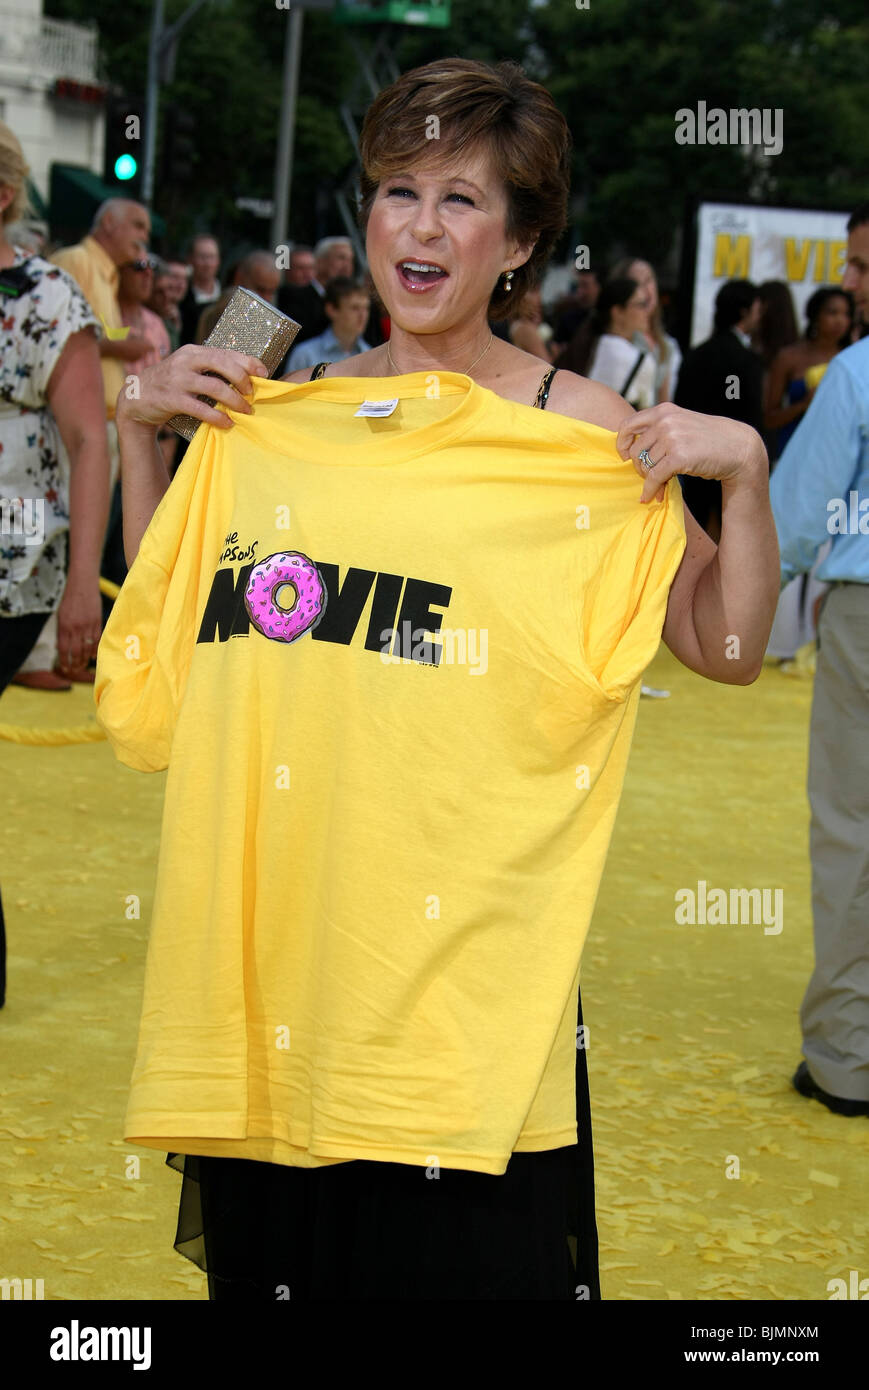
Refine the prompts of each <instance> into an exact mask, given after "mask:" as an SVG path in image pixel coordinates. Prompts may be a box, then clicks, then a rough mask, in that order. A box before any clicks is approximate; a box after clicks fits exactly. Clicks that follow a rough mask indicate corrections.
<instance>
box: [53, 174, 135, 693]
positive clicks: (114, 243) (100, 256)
mask: <svg viewBox="0 0 869 1390" xmlns="http://www.w3.org/2000/svg"><path fill="white" fill-rule="evenodd" d="M150 235H151V217H150V214H149V212H148V209H147V208H146V207H143V206H142V204H141V203H136V202H133V201H131V200H130V199H128V198H109V199H108V200H107V201H106V202H104V203H101V204H100V206H99V207H98V208H97V210H96V212H95V213H94V220H93V225H92V227H91V231H90V234H89V235H88V236H86V237H84V238H83V240H82V241H81V242H79V244H78V245H77V246H69V247H63V248H61V249H60V250H59V251H55V252H54V253H53V254H52V256H51V260H52V261H53V262H54V264H55V265H59V266H60V267H61V269H62V270H65V271H67V273H68V274H70V275H71V276H72V278H73V279H74V280H75V281H76V283H77V284H78V286H79V288H80V289H81V290H82V292H83V294H84V297H85V299H86V300H87V301H88V303H89V304H90V306H91V309H92V310H93V312H94V314H95V316H96V318H97V319H98V321H99V322H100V323H101V324H102V327H103V337H102V338H101V339H100V341H99V352H100V357H101V360H102V370H103V388H104V393H105V410H106V434H107V437H108V447H109V463H110V470H111V472H110V483H111V488H112V493H113V496H112V515H113V516H116V515H117V514H118V510H119V508H120V489H119V486H118V475H119V472H120V464H121V457H120V452H119V448H118V431H117V426H116V424H115V408H116V403H117V399H118V392H119V391H120V389H121V387H122V386H123V384H124V379H125V376H126V373H127V364H128V363H130V362H135V361H136V360H137V359H138V358H140V357H141V356H142V354H143V353H144V352H145V351H146V350H147V347H148V344H147V342H146V341H145V339H144V338H139V337H137V336H136V334H134V333H131V332H130V330H129V329H128V328H127V327H126V325H125V324H124V321H123V319H122V318H121V306H120V304H119V302H118V282H119V279H120V271H119V267H120V266H122V265H124V264H126V263H127V262H128V261H134V260H137V259H138V258H139V257H141V256H143V255H146V254H147V251H148V240H149V238H150ZM105 539H106V541H108V536H107V537H106V538H105ZM105 558H106V556H105V554H104V560H105ZM102 573H103V574H104V575H105V576H106V578H112V577H113V576H112V575H111V574H109V573H108V571H107V570H106V569H105V567H103V569H102ZM110 607H111V604H110V601H109V599H105V600H104V602H103V620H104V621H105V619H106V618H107V617H108V613H109V611H110ZM55 638H56V633H55V630H54V620H53V619H51V620H50V621H49V623H48V624H46V627H45V629H44V630H43V633H42V636H41V638H40V642H39V643H38V645H37V648H36V650H35V651H34V652H33V653H32V654H31V662H32V663H35V662H41V663H42V664H41V665H40V666H39V667H38V669H39V670H42V671H45V672H47V673H50V672H51V668H52V666H53V654H52V653H50V652H48V651H47V647H48V645H49V644H50V643H51V642H52V641H53V640H55ZM62 658H63V653H62V652H61V663H60V664H59V666H58V670H59V671H60V674H61V676H62V677H63V678H65V679H67V680H71V681H81V682H85V683H88V682H92V681H93V678H94V676H93V668H92V665H91V664H90V663H89V664H88V665H85V666H84V667H82V668H78V669H75V670H69V669H68V668H66V667H64V666H63V664H62ZM27 669H28V670H29V671H32V670H33V669H36V668H35V667H34V666H33V665H32V664H30V663H28V665H27Z"/></svg>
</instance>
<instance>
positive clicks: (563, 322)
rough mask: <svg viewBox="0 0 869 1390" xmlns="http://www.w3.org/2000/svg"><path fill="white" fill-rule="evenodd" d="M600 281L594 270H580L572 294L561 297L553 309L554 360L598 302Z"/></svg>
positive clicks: (552, 347)
mask: <svg viewBox="0 0 869 1390" xmlns="http://www.w3.org/2000/svg"><path fill="white" fill-rule="evenodd" d="M599 294H600V282H599V280H598V278H597V272H596V271H594V270H578V271H577V272H576V284H575V286H574V288H573V291H572V293H571V294H569V295H566V296H565V297H564V298H563V299H560V300H559V301H558V303H557V304H556V305H555V308H554V309H553V311H552V317H553V321H554V324H555V328H554V331H553V335H552V341H551V343H550V350H551V352H552V360H553V362H554V361H555V359H556V357H558V355H559V354H560V353H561V352H563V351H564V349H565V348H566V347H567V345H568V343H569V342H570V340H571V338H572V337H573V335H574V333H575V332H576V330H577V329H578V328H579V327H580V325H581V324H583V323H584V322H585V320H586V319H587V318H588V316H589V314H590V313H591V312H592V310H593V309H594V306H595V304H597V300H598V295H599Z"/></svg>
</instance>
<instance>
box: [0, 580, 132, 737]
mask: <svg viewBox="0 0 869 1390" xmlns="http://www.w3.org/2000/svg"><path fill="white" fill-rule="evenodd" d="M120 592H121V586H120V584H115V583H113V582H112V580H111V579H103V578H102V577H100V593H101V594H105V596H106V598H110V599H116V598H117V597H118V594H119V593H120ZM105 738H106V736H105V734H104V732H103V730H102V729H101V728H100V727H99V726H98V725H97V724H79V725H78V726H77V727H76V728H72V729H45V728H36V727H34V728H28V727H27V725H25V724H0V739H4V740H5V741H6V742H7V743H25V744H30V745H33V746H36V745H39V746H41V747H51V748H60V747H63V746H64V745H65V744H70V743H104V742H105Z"/></svg>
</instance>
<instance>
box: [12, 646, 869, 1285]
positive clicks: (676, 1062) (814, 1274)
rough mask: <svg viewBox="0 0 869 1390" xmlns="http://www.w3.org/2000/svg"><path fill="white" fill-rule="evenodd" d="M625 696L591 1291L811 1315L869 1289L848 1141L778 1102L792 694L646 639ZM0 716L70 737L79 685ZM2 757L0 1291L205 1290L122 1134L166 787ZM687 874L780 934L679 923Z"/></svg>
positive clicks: (87, 701) (797, 977)
mask: <svg viewBox="0 0 869 1390" xmlns="http://www.w3.org/2000/svg"><path fill="white" fill-rule="evenodd" d="M646 680H647V682H648V684H650V685H652V686H658V687H664V688H667V689H669V690H670V691H671V692H672V694H671V697H670V699H667V700H642V701H641V704H640V713H639V720H638V726H637V734H636V738H635V741H634V748H633V752H632V756H631V763H630V770H629V774H628V779H627V783H626V786H625V793H624V798H623V802H622V807H621V811H620V814H619V819H618V823H617V827H616V833H615V838H614V841H613V846H612V849H611V851H610V857H609V860H608V863H607V868H606V871H605V875H604V880H603V884H602V886H601V891H600V896H599V899H598V905H597V909H596V912H595V919H594V922H593V924H592V929H591V935H590V938H589V942H588V945H587V947H586V954H585V958H584V967H583V986H582V992H583V1007H584V1012H585V1022H586V1024H587V1025H588V1028H589V1070H590V1079H591V1098H592V1112H593V1120H594V1126H593V1127H594V1141H595V1153H596V1179H597V1198H598V1225H599V1230H600V1239H601V1268H602V1284H603V1295H604V1297H605V1298H606V1299H659V1298H661V1299H668V1298H669V1299H685V1300H694V1299H728V1300H733V1299H736V1300H742V1299H767V1298H771V1299H810V1300H814V1299H827V1298H829V1292H828V1290H827V1282H828V1280H830V1279H833V1278H837V1277H842V1278H844V1279H845V1280H846V1282H847V1280H848V1275H849V1270H851V1269H856V1270H858V1271H859V1272H860V1277H861V1278H864V1277H866V1276H867V1275H869V1261H867V1234H869V1220H867V1217H866V1214H865V1213H866V1206H865V1190H866V1174H867V1141H869V1124H867V1121H866V1119H864V1118H857V1119H845V1118H840V1117H838V1116H835V1115H832V1114H830V1112H829V1111H828V1110H826V1109H825V1108H824V1107H823V1106H821V1105H819V1104H818V1103H817V1102H815V1101H807V1100H804V1099H803V1098H802V1097H800V1096H798V1095H797V1094H796V1092H795V1091H793V1089H792V1088H791V1086H790V1077H791V1075H792V1073H793V1071H794V1069H795V1067H796V1065H797V1063H798V1062H799V1060H800V1032H799V1023H798V1010H799V1004H800V1000H801V998H802V994H803V990H804V988H805V984H806V981H807V979H808V976H809V974H810V971H811V967H812V939H811V907H810V896H809V888H810V875H809V863H808V806H807V802H806V796H805V778H806V757H807V738H808V718H809V708H810V701H811V679H810V678H807V677H806V675H805V673H804V672H803V673H802V674H801V672H800V670H799V668H797V669H796V670H794V671H792V672H791V673H790V674H785V673H782V672H781V671H780V670H779V669H777V668H773V667H767V668H765V670H764V672H763V675H762V676H761V678H760V680H759V681H758V682H757V683H756V684H755V685H753V686H751V687H749V688H748V689H742V688H739V687H727V686H721V685H714V684H712V683H711V682H708V681H703V680H701V679H700V678H699V677H696V676H694V675H692V674H691V673H690V672H688V671H686V670H685V669H684V668H683V667H681V666H679V665H678V663H677V662H676V661H675V660H674V659H673V658H672V657H671V655H670V654H669V652H668V651H667V650H666V649H665V648H663V647H662V648H661V651H660V652H659V654H658V657H657V658H656V660H655V662H654V663H653V665H652V666H651V667H650V669H649V671H648V672H647V675H646ZM0 719H2V721H4V722H6V723H8V724H12V725H18V726H33V725H39V726H43V727H54V728H80V727H81V726H83V725H87V724H89V723H92V722H93V691H92V687H85V686H76V687H74V689H73V691H72V692H70V693H68V694H63V693H57V694H55V693H51V694H47V693H40V692H35V691H30V690H25V689H22V688H20V687H11V688H9V689H8V690H7V691H6V692H5V694H4V695H3V697H2V709H0ZM0 760H2V767H3V785H4V792H5V798H6V804H7V812H6V820H7V825H8V830H7V832H6V837H5V852H4V854H3V868H2V887H3V899H4V904H5V908H6V917H7V931H8V935H9V987H8V1000H7V1004H6V1008H5V1009H4V1010H2V1011H0V1038H2V1045H0V1053H2V1059H3V1060H2V1073H0V1141H2V1142H0V1189H2V1197H0V1264H2V1268H0V1276H7V1277H16V1276H17V1277H19V1278H34V1279H36V1278H42V1279H43V1280H44V1286H45V1297H46V1299H78V1298H85V1299H104V1298H119V1299H173V1300H174V1299H203V1298H205V1297H206V1296H207V1291H206V1286H205V1277H204V1275H202V1274H200V1273H199V1271H198V1270H196V1269H195V1268H194V1266H193V1265H191V1264H190V1263H189V1262H188V1261H186V1260H184V1259H183V1258H182V1257H181V1256H180V1255H177V1254H176V1253H175V1251H174V1250H173V1248H172V1238H173V1236H174V1232H175V1221H176V1216H177V1204H178V1193H179V1189H180V1184H181V1178H180V1176H179V1175H178V1174H177V1173H174V1172H172V1171H170V1170H169V1169H167V1168H166V1167H165V1165H164V1161H163V1156H162V1155H161V1154H160V1153H158V1152H157V1151H156V1150H150V1149H148V1150H145V1149H139V1150H138V1151H137V1150H135V1149H132V1148H131V1146H129V1145H126V1144H124V1142H123V1139H122V1137H121V1127H122V1121H123V1113H124V1107H125V1100H126V1094H127V1084H128V1081H129V1076H130V1071H131V1068H132V1063H133V1055H134V1049H135V1041H136V1030H137V1026H138V1012H139V1004H140V996H141V982H142V971H143V964H144V952H145V944H146V937H147V930H148V921H149V915H150V909H151V901H152V895H153V889H154V876H155V866H156V858H155V856H156V848H157V844H158V836H159V829H160V813H161V805H162V794H163V786H164V782H165V774H163V773H158V774H150V775H149V774H143V773H137V772H132V771H131V770H130V769H128V768H125V767H123V766H122V765H120V764H119V763H117V762H116V761H115V759H114V757H113V755H112V753H111V750H110V749H109V747H108V745H107V744H106V743H78V744H70V745H62V746H55V747H52V746H27V745H23V744H16V743H9V742H3V743H0ZM700 880H704V881H705V882H706V883H707V885H708V888H709V890H711V889H712V888H716V887H718V888H722V887H723V888H725V889H728V890H729V889H730V888H753V887H758V888H768V889H775V888H781V889H783V892H784V898H783V908H784V911H783V922H784V926H783V930H782V931H781V933H780V934H779V935H774V934H766V933H765V932H764V929H763V926H762V925H760V924H758V925H751V924H745V925H731V926H724V925H720V926H714V925H707V926H700V925H697V926H689V925H685V926H680V925H677V923H676V921H675V894H676V892H677V891H678V890H679V889H683V888H692V889H695V890H696V888H697V884H698V882H699V881H700ZM137 902H138V904H139V906H138V909H137V907H136V903H137ZM137 911H138V916H136V915H134V914H135V913H136V912H137ZM136 1158H138V1160H139V1176H135V1164H134V1163H131V1161H130V1160H131V1159H133V1160H134V1159H136ZM735 1160H738V1173H739V1176H733V1177H728V1176H727V1173H728V1172H734V1171H736V1170H737V1165H736V1162H735Z"/></svg>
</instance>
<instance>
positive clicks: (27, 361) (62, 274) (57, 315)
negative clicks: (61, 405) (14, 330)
mask: <svg viewBox="0 0 869 1390" xmlns="http://www.w3.org/2000/svg"><path fill="white" fill-rule="evenodd" d="M85 328H89V329H91V330H92V331H93V332H94V334H95V336H96V337H100V335H101V332H102V329H101V327H100V322H99V319H98V318H97V317H96V315H95V314H94V312H93V310H92V309H91V307H90V305H89V304H88V302H87V300H86V299H85V297H84V295H83V294H82V292H81V290H80V289H79V287H78V285H77V284H76V282H75V280H73V278H72V276H71V275H68V274H67V273H66V271H64V270H61V269H60V268H59V267H58V266H55V265H50V266H49V265H47V264H46V265H45V267H44V273H43V274H42V275H41V276H40V280H39V289H38V295H34V296H32V297H31V304H30V307H29V309H28V316H27V320H26V321H25V325H24V326H23V329H22V332H21V333H20V335H19V339H18V350H19V356H20V358H21V359H22V363H23V365H24V366H26V368H27V374H26V376H23V377H22V390H21V393H20V395H18V397H17V399H19V401H20V403H21V404H22V405H29V406H30V407H31V409H33V410H37V409H40V408H41V407H42V406H43V405H44V404H45V399H46V395H47V393H48V383H49V381H50V379H51V374H52V372H53V371H54V369H55V367H56V366H57V364H58V361H59V360H60V357H61V354H62V352H63V350H64V348H65V347H66V345H67V342H68V341H69V339H70V338H71V337H72V335H73V334H74V333H79V332H80V331H81V330H82V329H85Z"/></svg>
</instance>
